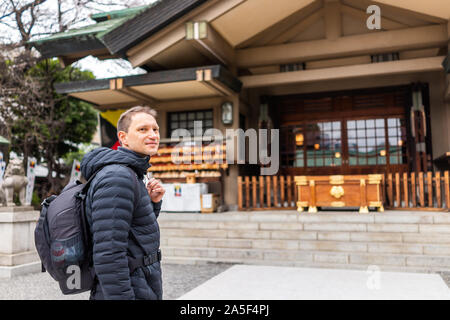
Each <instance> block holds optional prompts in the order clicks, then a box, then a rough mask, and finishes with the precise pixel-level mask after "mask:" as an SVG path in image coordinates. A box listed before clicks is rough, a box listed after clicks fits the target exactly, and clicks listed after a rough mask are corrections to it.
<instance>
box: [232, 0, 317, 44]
mask: <svg viewBox="0 0 450 320" xmlns="http://www.w3.org/2000/svg"><path fill="white" fill-rule="evenodd" d="M321 9H322V3H321V2H320V1H314V2H312V3H311V4H309V5H307V6H306V7H304V8H303V9H301V10H299V11H297V12H294V13H293V14H291V15H290V16H289V17H287V18H285V19H283V20H282V21H280V22H278V23H276V24H274V25H272V26H270V27H269V28H266V29H264V30H261V32H259V33H258V34H257V35H255V36H253V37H251V38H250V39H247V40H245V41H244V42H242V43H240V44H239V45H238V46H237V47H236V48H239V49H240V48H249V47H259V46H265V45H267V44H269V43H273V42H274V41H276V40H277V39H278V37H279V36H280V35H281V34H283V33H285V32H288V31H289V30H290V29H291V28H293V27H295V26H296V25H297V24H298V23H299V21H303V20H305V19H308V17H309V16H310V15H312V14H314V13H315V12H316V11H318V10H321ZM280 43H282V42H280Z"/></svg>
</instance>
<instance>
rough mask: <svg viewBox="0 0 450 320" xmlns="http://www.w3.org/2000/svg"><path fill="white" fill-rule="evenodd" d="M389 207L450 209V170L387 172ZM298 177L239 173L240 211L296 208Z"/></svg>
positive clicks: (385, 184) (385, 183)
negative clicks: (243, 174) (296, 178)
mask: <svg viewBox="0 0 450 320" xmlns="http://www.w3.org/2000/svg"><path fill="white" fill-rule="evenodd" d="M382 191H383V203H384V206H385V207H386V208H388V209H411V210H414V209H418V210H439V211H440V210H442V211H444V210H450V181H449V171H444V172H435V173H432V172H425V173H424V172H419V173H415V172H411V173H406V172H405V173H398V172H397V173H387V174H385V175H384V177H383V181H382ZM296 201H297V188H296V186H295V182H294V176H258V177H255V176H252V177H249V176H239V177H238V207H239V210H281V209H290V210H295V209H296Z"/></svg>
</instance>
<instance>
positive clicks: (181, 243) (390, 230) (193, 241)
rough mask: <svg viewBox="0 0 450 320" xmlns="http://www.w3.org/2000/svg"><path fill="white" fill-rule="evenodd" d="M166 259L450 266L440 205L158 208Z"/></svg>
mask: <svg viewBox="0 0 450 320" xmlns="http://www.w3.org/2000/svg"><path fill="white" fill-rule="evenodd" d="M159 223H160V228H161V248H162V250H163V256H164V259H165V260H166V262H170V261H172V262H177V261H180V262H181V263H220V262H226V263H248V264H267V265H274V264H275V265H291V266H300V265H301V266H305V267H314V266H317V267H322V266H323V267H331V268H336V267H337V268H352V267H354V268H360V269H367V267H368V266H369V265H377V266H379V267H380V268H382V269H386V268H389V269H391V270H392V269H398V270H399V271H400V270H410V271H419V272H434V271H449V270H450V214H448V213H445V212H404V211H402V212H395V211H388V212H385V213H378V212H371V213H368V214H359V213H357V212H319V213H315V214H309V213H302V214H298V213H297V212H296V211H292V212H291V211H288V212H287V211H274V212H248V213H247V212H239V213H235V212H233V213H221V214H184V213H182V214H164V213H163V214H162V215H161V216H160V218H159Z"/></svg>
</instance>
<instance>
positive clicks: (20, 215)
mask: <svg viewBox="0 0 450 320" xmlns="http://www.w3.org/2000/svg"><path fill="white" fill-rule="evenodd" d="M38 219H39V211H36V210H34V209H33V207H0V278H12V277H14V276H18V275H22V274H25V273H30V272H38V271H40V270H41V262H40V259H39V256H38V254H37V251H36V248H35V246H34V229H35V227H36V223H37V221H38Z"/></svg>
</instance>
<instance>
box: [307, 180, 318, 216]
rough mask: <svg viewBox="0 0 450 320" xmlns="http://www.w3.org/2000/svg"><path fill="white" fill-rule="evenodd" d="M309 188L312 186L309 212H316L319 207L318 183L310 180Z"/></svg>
mask: <svg viewBox="0 0 450 320" xmlns="http://www.w3.org/2000/svg"><path fill="white" fill-rule="evenodd" d="M309 188H310V195H311V202H310V203H309V209H308V212H312V213H315V212H317V207H316V183H315V181H314V180H310V181H309Z"/></svg>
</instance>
